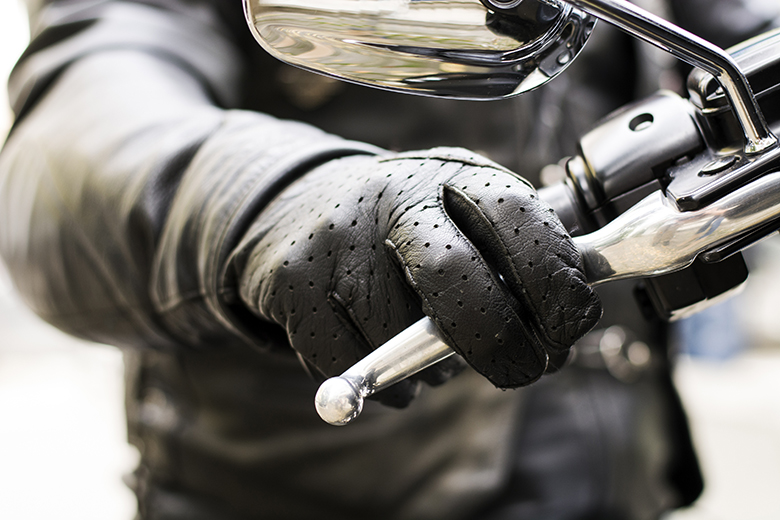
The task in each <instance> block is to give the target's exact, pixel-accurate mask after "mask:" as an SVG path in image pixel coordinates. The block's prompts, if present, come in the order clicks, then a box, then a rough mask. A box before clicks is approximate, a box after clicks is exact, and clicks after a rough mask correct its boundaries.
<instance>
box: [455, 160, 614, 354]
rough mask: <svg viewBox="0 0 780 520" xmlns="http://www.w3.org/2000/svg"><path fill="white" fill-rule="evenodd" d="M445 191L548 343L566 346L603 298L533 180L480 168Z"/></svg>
mask: <svg viewBox="0 0 780 520" xmlns="http://www.w3.org/2000/svg"><path fill="white" fill-rule="evenodd" d="M444 196H445V207H446V208H447V211H448V214H449V215H450V216H451V217H452V218H453V219H454V221H455V222H456V224H457V226H458V227H459V228H460V229H461V230H462V231H463V232H464V233H465V234H466V235H467V236H468V237H469V238H470V239H471V240H472V241H473V242H474V243H475V245H476V246H477V247H478V248H479V250H480V251H482V252H483V254H484V255H485V256H486V257H487V258H488V259H489V262H490V263H491V264H492V265H494V266H495V268H496V269H497V270H498V271H499V272H500V273H501V276H502V279H503V281H504V282H505V283H506V285H507V286H508V287H509V289H510V290H511V291H512V293H513V294H514V295H515V296H516V297H517V298H518V299H519V300H520V301H521V302H522V304H523V306H524V307H525V308H526V309H527V310H528V311H529V312H528V315H529V316H530V317H531V318H532V323H533V325H534V328H535V330H536V332H537V334H538V335H539V337H540V339H541V340H542V341H543V343H544V344H545V345H546V346H547V347H548V348H551V349H552V350H553V351H556V352H561V351H563V350H566V349H568V348H569V347H570V346H571V345H572V344H573V343H574V342H575V341H576V340H577V339H579V338H580V337H582V336H583V335H584V334H586V333H587V332H588V331H589V330H590V329H591V328H593V326H595V325H596V323H597V321H598V319H599V318H600V316H601V306H600V303H599V301H598V297H597V296H596V293H595V292H594V291H593V290H592V289H591V287H590V286H589V285H587V283H586V280H585V276H584V274H583V272H582V260H581V256H580V254H579V251H578V250H577V248H576V247H575V246H574V243H573V242H572V241H571V239H570V237H569V235H568V233H567V232H566V230H565V229H564V227H563V225H561V223H560V221H559V220H558V218H557V216H556V215H555V213H554V211H553V210H552V208H550V206H549V205H548V204H546V203H545V202H544V201H542V200H541V199H539V197H538V195H537V194H536V193H535V192H534V191H533V190H532V189H531V188H529V187H527V186H526V185H525V184H524V183H523V182H521V181H519V180H517V179H515V178H513V177H511V176H508V175H507V176H501V177H499V178H496V177H493V176H491V177H485V176H479V177H472V178H471V179H468V180H467V181H464V183H463V184H462V185H461V186H459V187H450V186H448V187H447V188H446V189H445V190H444ZM477 201H478V202H477Z"/></svg>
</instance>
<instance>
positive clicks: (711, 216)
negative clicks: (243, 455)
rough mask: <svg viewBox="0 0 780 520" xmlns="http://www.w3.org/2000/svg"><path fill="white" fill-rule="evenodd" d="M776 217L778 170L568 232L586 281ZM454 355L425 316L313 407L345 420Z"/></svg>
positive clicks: (332, 419) (694, 251) (324, 390)
mask: <svg viewBox="0 0 780 520" xmlns="http://www.w3.org/2000/svg"><path fill="white" fill-rule="evenodd" d="M776 218H780V172H775V173H771V174H769V175H766V176H764V177H762V178H760V179H757V180H755V181H753V182H752V183H750V184H748V185H747V186H744V187H742V188H740V189H739V190H736V191H735V192H733V193H731V194H730V195H728V196H726V197H723V198H722V199H720V200H718V201H716V202H714V203H712V204H710V205H709V206H707V207H705V208H703V209H701V210H699V211H687V212H686V211H680V210H679V209H678V208H677V207H676V206H675V205H674V203H673V202H671V201H669V200H668V199H667V198H666V197H664V195H663V194H662V193H661V192H660V191H659V192H655V193H653V194H651V195H649V196H648V197H646V198H645V199H644V200H643V201H642V202H640V203H639V204H637V205H636V206H634V207H633V208H631V209H630V210H629V211H627V212H625V213H623V214H622V215H620V216H619V217H617V218H616V219H615V220H613V221H612V222H611V223H609V224H607V225H606V226H605V227H603V228H601V229H599V230H598V231H595V232H593V233H590V234H588V235H584V236H581V237H576V238H575V239H574V242H575V244H576V245H577V247H578V248H579V250H580V252H581V253H582V257H583V263H584V266H585V274H586V277H587V279H588V283H590V284H591V285H597V284H599V283H603V282H607V281H610V280H619V279H623V278H638V277H643V276H655V275H660V274H665V273H670V272H673V271H677V270H679V269H682V268H684V267H686V266H688V265H690V264H691V263H692V262H693V261H694V259H695V258H696V256H697V255H698V254H700V253H702V252H704V251H706V250H707V249H709V248H712V247H714V246H717V245H718V244H721V243H723V242H726V241H728V240H730V239H732V238H734V237H736V236H738V235H740V234H741V233H743V232H745V231H748V230H750V229H752V228H755V227H757V226H760V225H761V224H764V223H766V222H768V221H771V220H773V219H776ZM451 354H453V351H452V350H451V349H450V347H448V346H447V345H446V344H445V343H444V342H443V340H442V339H441V337H440V336H439V333H438V331H437V329H436V327H435V325H434V324H433V322H432V321H431V320H430V319H428V318H424V319H422V320H420V321H419V322H417V323H416V324H415V325H413V326H412V327H410V328H408V329H406V330H405V331H404V332H402V333H401V334H399V335H398V336H396V337H394V338H393V339H392V340H391V341H389V342H387V343H386V344H384V345H382V346H381V347H379V348H378V349H377V350H375V351H374V352H373V353H371V355H369V356H368V357H366V358H364V359H363V360H361V361H360V362H359V363H357V364H356V365H355V366H353V367H352V368H350V369H349V370H348V371H346V372H344V374H342V375H341V376H340V377H337V378H331V379H329V380H327V381H325V383H323V385H322V386H321V387H320V389H319V391H318V392H317V396H316V398H315V402H316V407H317V412H318V413H319V414H320V417H322V418H323V419H324V420H325V421H327V422H328V423H330V424H334V425H344V424H348V423H349V422H351V421H352V420H353V419H355V418H356V417H357V416H358V415H359V414H360V411H361V410H362V405H363V399H364V398H365V397H367V396H368V395H371V394H372V393H374V392H377V391H379V390H381V389H382V388H385V387H387V386H390V385H392V384H393V383H396V382H398V381H400V380H402V379H404V378H406V377H408V376H410V375H412V374H414V373H416V372H419V371H420V370H422V369H424V368H426V367H428V366H430V365H432V364H433V363H436V362H438V361H440V360H442V359H444V358H446V357H447V356H449V355H451Z"/></svg>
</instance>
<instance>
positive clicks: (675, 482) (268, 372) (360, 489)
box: [0, 0, 771, 519]
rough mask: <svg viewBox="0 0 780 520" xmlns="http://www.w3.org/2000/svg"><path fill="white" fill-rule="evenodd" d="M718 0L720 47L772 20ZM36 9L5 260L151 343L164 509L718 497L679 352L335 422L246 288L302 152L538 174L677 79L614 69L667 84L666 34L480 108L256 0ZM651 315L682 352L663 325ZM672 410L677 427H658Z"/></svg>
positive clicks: (56, 303) (119, 332)
mask: <svg viewBox="0 0 780 520" xmlns="http://www.w3.org/2000/svg"><path fill="white" fill-rule="evenodd" d="M697 1H698V0H697ZM692 3H694V2H688V3H683V2H680V6H682V5H688V4H692ZM698 3H705V4H706V6H705V7H702V9H697V10H694V12H695V13H696V16H695V17H692V18H691V20H693V21H695V22H696V23H703V22H704V21H705V20H704V19H705V18H706V16H701V13H707V15H709V14H710V13H713V12H715V9H714V8H712V7H710V6H711V4H712V2H710V1H708V2H698ZM717 4H718V5H720V6H731V8H732V9H734V13H736V14H734V13H732V16H731V17H730V18H728V20H729V21H730V22H732V23H731V24H730V25H729V27H728V28H727V29H734V30H726V29H723V28H722V27H720V28H717V29H716V30H714V31H713V32H712V33H711V35H717V36H718V37H719V38H724V37H725V38H726V41H723V40H722V39H721V40H719V41H720V43H734V42H736V41H738V40H739V39H741V37H742V35H744V34H747V33H754V32H758V31H760V30H761V29H762V28H764V27H766V26H768V24H769V23H771V22H770V21H769V20H764V19H761V18H760V17H757V16H754V13H748V14H746V12H745V10H744V6H742V5H741V4H738V3H736V2H726V1H722V2H717ZM677 7H678V9H677V11H678V13H677V14H679V15H680V16H683V17H685V16H687V15H688V14H687V13H688V12H687V11H685V10H683V9H681V8H679V6H677ZM30 10H31V19H32V29H33V30H32V35H33V40H32V43H31V44H30V47H29V48H28V50H27V51H26V52H25V54H24V56H23V57H22V59H21V60H20V62H19V64H18V65H17V67H16V69H15V70H14V72H13V74H12V76H11V79H10V83H9V92H10V96H11V102H12V106H13V108H14V110H15V113H16V114H17V121H16V124H15V126H14V128H13V130H12V133H11V134H10V137H9V139H8V141H7V143H6V144H5V147H4V149H3V152H2V155H0V252H2V256H3V259H4V260H5V262H6V264H7V265H8V267H9V270H10V272H11V274H12V277H13V280H14V283H15V285H16V287H17V289H18V291H19V293H20V294H21V295H22V297H23V298H24V300H25V301H26V303H27V304H28V305H29V306H30V307H31V308H32V309H34V310H35V312H37V313H38V314H39V315H40V316H41V317H43V318H44V319H45V320H47V321H48V322H50V323H52V324H54V325H55V326H57V327H59V328H61V329H62V330H64V331H67V332H69V333H71V334H74V335H77V336H80V337H83V338H87V339H90V340H94V341H98V342H102V343H108V344H112V345H117V346H119V347H121V348H123V349H124V350H125V352H126V365H127V374H128V393H127V409H128V419H129V427H130V437H131V440H132V441H133V442H134V443H135V444H136V445H137V446H138V447H139V449H140V450H141V453H142V463H141V467H140V468H139V470H138V471H137V472H136V475H135V477H136V478H135V481H134V486H135V489H136V492H137V493H138V496H139V500H140V508H141V512H142V514H143V515H144V516H145V517H146V518H190V519H192V518H209V519H212V518H353V517H354V518H452V519H456V518H470V517H475V516H476V517H479V518H490V516H489V515H490V514H495V515H496V516H495V517H496V518H498V517H501V518H505V517H507V516H501V515H504V514H507V515H509V514H511V515H515V516H512V518H547V517H549V518H553V517H554V518H564V517H565V518H568V517H569V516H567V515H569V514H571V515H572V516H571V517H575V516H576V517H579V516H577V515H581V514H591V515H595V516H594V517H599V518H606V517H607V516H606V515H610V514H614V515H615V516H613V517H614V518H651V517H655V516H656V515H657V514H659V512H660V511H663V510H665V509H668V508H671V507H674V506H676V505H680V504H682V503H687V502H690V501H691V500H692V499H693V498H694V497H695V496H696V495H697V494H698V491H699V489H700V481H699V480H697V479H698V478H699V477H698V472H697V468H696V465H695V460H694V458H693V454H692V451H691V449H690V445H689V441H688V439H687V430H686V427H685V421H684V417H683V416H682V411H681V409H680V408H679V404H678V403H677V400H676V395H675V394H674V391H673V390H672V388H671V384H670V382H669V379H668V372H667V371H666V368H665V367H666V365H665V362H663V361H662V362H661V363H660V364H659V365H658V366H659V368H658V370H657V371H655V372H654V373H653V374H651V375H649V376H648V378H646V379H647V381H646V384H645V383H641V384H635V385H625V384H622V383H620V382H618V381H614V380H612V379H610V378H609V377H608V376H604V375H596V374H593V373H590V372H587V371H585V372H577V371H576V370H572V371H569V372H568V373H566V371H564V372H565V374H562V375H561V376H556V378H546V379H547V380H546V381H543V382H542V383H540V384H538V385H536V386H534V387H532V388H531V389H529V390H528V391H520V392H500V391H497V390H495V389H494V388H492V387H491V386H490V385H489V384H487V383H486V382H485V381H483V380H481V378H479V377H477V376H476V375H474V374H473V373H470V372H469V373H466V374H464V375H462V376H459V377H458V378H455V379H454V380H453V381H451V382H449V383H447V384H446V385H444V386H443V387H440V388H438V389H435V390H429V391H426V392H425V393H424V394H423V395H422V396H421V397H420V398H418V399H417V400H416V401H415V402H414V403H413V404H412V406H411V407H410V408H409V409H407V410H404V411H402V412H399V411H397V410H392V409H388V408H384V407H381V406H379V405H376V403H370V404H369V406H368V409H367V410H366V411H365V412H364V417H362V418H361V421H359V422H358V423H357V424H355V425H352V426H350V427H349V428H346V429H334V428H332V427H330V426H327V425H325V424H323V423H322V422H321V421H320V420H319V419H318V418H317V416H316V414H315V413H314V412H313V410H312V406H311V402H312V396H313V394H314V391H315V389H316V382H315V381H313V380H312V379H311V378H310V377H309V376H308V374H307V373H306V372H305V371H304V370H303V368H302V367H301V365H300V363H299V362H298V360H297V359H296V358H295V356H294V355H293V354H292V351H291V350H290V349H289V348H288V346H287V342H286V338H285V336H284V333H283V331H281V330H280V329H278V328H276V326H272V325H270V324H268V323H265V322H261V321H260V320H258V319H257V318H255V317H252V316H250V315H249V314H248V313H247V312H246V311H245V310H244V309H243V308H242V307H241V305H240V303H239V302H238V301H237V298H236V287H235V281H234V280H233V279H232V278H231V272H230V266H229V265H228V264H227V259H228V258H229V256H230V252H231V250H232V248H234V247H235V246H236V244H237V243H238V242H239V241H240V240H241V238H242V234H243V232H244V231H245V228H246V226H247V224H248V222H250V221H251V220H252V218H253V217H254V215H255V214H256V213H257V211H258V209H259V208H262V207H263V205H264V204H266V203H267V202H268V201H269V200H270V199H271V198H272V197H273V196H274V195H275V194H276V193H277V192H278V191H279V189H280V188H281V187H283V186H284V185H285V184H286V183H288V182H289V181H290V180H291V179H292V178H294V177H295V176H296V175H299V174H300V172H301V169H302V165H308V164H315V163H318V162H322V161H325V160H329V159H331V158H334V157H339V156H344V155H350V154H356V153H366V152H371V151H373V150H374V148H373V146H372V145H377V146H381V147H384V148H387V149H398V150H401V149H410V148H426V147H431V146H435V145H459V146H464V147H467V148H471V149H474V150H477V151H479V152H481V153H484V154H486V155H488V156H490V157H491V158H493V159H494V160H496V161H497V162H499V163H501V164H503V165H505V166H508V167H510V168H512V169H514V170H515V171H517V172H519V173H521V174H523V175H526V176H528V177H531V178H533V177H534V176H535V172H536V171H538V169H539V167H540V166H542V165H544V164H547V163H548V162H550V161H553V160H555V159H557V158H558V157H562V156H563V155H566V154H567V153H572V152H573V151H574V146H575V143H576V136H578V135H580V134H582V133H583V132H584V131H585V130H586V129H587V128H588V126H590V125H591V124H592V123H593V121H595V120H596V119H597V118H598V117H600V116H602V115H603V114H605V113H606V112H608V111H609V110H611V109H612V108H615V107H617V106H619V105H620V104H622V103H623V102H625V101H628V100H630V99H631V98H633V97H634V96H635V95H636V94H637V93H638V92H640V91H644V90H647V89H650V90H652V89H654V88H655V87H657V85H649V86H648V84H647V81H644V80H637V79H636V78H637V77H642V74H625V72H624V71H620V70H615V69H613V68H612V67H605V63H608V62H609V61H611V60H613V61H616V62H617V61H620V62H630V63H632V64H633V66H634V67H635V68H634V72H643V75H644V78H645V79H646V78H653V77H657V75H656V76H654V72H653V71H654V70H655V69H652V68H647V67H645V65H644V64H647V63H649V62H648V60H641V59H636V57H637V55H638V54H641V53H642V52H645V51H641V52H639V53H637V51H636V50H635V48H634V47H632V46H631V45H630V44H629V43H628V40H627V39H625V37H623V36H621V35H619V34H617V33H614V32H609V31H605V32H604V36H603V37H598V38H596V37H594V41H593V42H592V43H591V44H590V46H591V47H593V53H592V54H591V55H586V56H584V57H583V58H582V59H581V60H580V62H579V63H578V64H575V67H573V69H572V71H571V73H570V74H569V75H567V76H565V77H563V78H560V79H559V80H556V82H553V83H552V84H551V85H550V87H549V88H546V89H542V90H541V91H539V92H536V93H533V94H530V95H528V96H524V97H521V98H518V99H515V100H509V101H505V102H496V103H491V104H485V103H473V102H459V103H458V102H452V101H443V100H433V99H424V98H417V97H407V96H401V95H397V94H391V93H386V92H379V91H374V90H370V89H366V88H362V87H357V86H354V85H346V84H343V85H342V84H338V83H333V82H331V81H329V80H325V79H323V78H320V77H318V76H313V75H310V74H307V73H303V72H300V71H298V70H296V69H292V68H289V67H287V66H284V65H282V64H280V63H277V62H275V61H274V60H273V59H271V58H270V57H269V56H267V55H265V54H264V53H263V51H261V50H260V48H259V47H258V46H257V45H256V44H255V43H254V42H252V41H251V37H250V35H249V32H248V31H247V30H246V29H245V26H244V20H243V15H242V12H241V8H240V3H239V2H238V1H237V0H231V1H225V0H214V1H207V0H168V1H166V0H138V1H129V0H125V1H108V0H82V1H78V0H77V1H65V0H63V1H54V2H40V1H39V2H30ZM720 20H723V18H718V19H717V20H716V22H718V21H720ZM734 20H741V21H744V23H733V21H734ZM715 26H717V24H713V23H710V24H708V25H704V27H707V28H708V29H712V28H713V27H715ZM593 55H595V56H598V58H592V57H591V56H593ZM605 55H607V56H610V57H609V58H605ZM654 66H655V65H654ZM642 67H645V68H642ZM616 68H617V67H616ZM507 114H509V115H510V116H509V117H507ZM271 116H273V117H271ZM289 120H296V121H304V122H306V123H308V124H301V123H294V122H290V121H289ZM318 128H319V129H318ZM321 130H324V131H325V132H327V133H325V132H323V131H321ZM335 136H341V137H335ZM345 138H346V139H349V138H351V139H355V140H353V141H348V140H345ZM363 143H371V145H367V144H363ZM620 301H624V300H620ZM628 307H630V306H628ZM626 309H627V306H626V305H624V304H618V305H613V308H612V310H611V311H610V310H609V305H608V309H607V315H606V316H605V320H606V322H619V323H625V322H626V321H627V320H628V321H630V320H634V321H636V320H635V319H634V318H631V317H626V316H625V314H626V313H632V314H634V315H635V314H636V310H635V309H633V308H632V309H629V310H626ZM637 329H641V330H638V331H637V333H638V334H639V335H640V336H643V337H645V338H646V339H647V341H649V342H653V341H654V342H655V343H656V344H659V345H661V346H662V345H663V340H662V339H661V337H660V336H662V335H661V334H659V333H658V331H657V330H655V329H654V328H653V327H652V326H648V325H647V324H644V323H641V324H639V325H637ZM661 350H662V349H661ZM662 357H663V356H662ZM566 374H568V375H566ZM605 396H608V397H606V398H605ZM640 402H641V403H650V404H652V406H648V407H647V409H646V413H647V414H650V415H642V413H645V412H642V413H638V412H637V411H636V409H637V406H636V405H637V403H640ZM651 408H652V409H653V410H655V411H653V412H650V411H648V410H650V409H651ZM632 410H633V412H631V413H628V412H629V411H632ZM659 410H660V411H659ZM648 417H650V418H651V423H652V424H653V425H654V426H653V427H652V428H648V429H646V430H644V431H638V430H637V425H638V424H640V423H643V421H644V420H645V419H647V418H648ZM604 424H624V425H625V431H622V430H620V431H618V430H619V429H607V430H609V431H607V432H605V431H604V429H603V425H604ZM600 425H601V426H600ZM599 430H602V431H599ZM562 432H566V433H562ZM553 433H556V434H560V435H559V436H558V437H556V436H554V435H552V434H553ZM643 443H644V444H643ZM605 444H606V445H610V447H611V448H614V449H605V448H604V446H605ZM652 447H655V448H658V449H660V451H661V452H662V453H663V455H661V456H660V457H655V455H652V456H651V454H652V453H658V449H656V450H655V451H654V450H653V449H651V448H652ZM626 451H630V452H632V455H631V456H626V455H625V453H626ZM637 468H641V469H637ZM572 512H576V513H572ZM583 512H586V513H583Z"/></svg>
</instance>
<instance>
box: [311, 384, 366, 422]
mask: <svg viewBox="0 0 780 520" xmlns="http://www.w3.org/2000/svg"><path fill="white" fill-rule="evenodd" d="M314 405H315V407H316V408H317V413H318V414H319V415H320V417H322V420H324V421H325V422H326V423H328V424H332V425H334V426H344V425H345V424H349V423H350V422H351V421H352V420H353V419H355V418H356V417H357V416H358V415H360V412H361V411H363V396H361V395H360V392H359V391H358V389H357V388H356V387H355V385H354V384H353V383H352V382H351V381H349V380H348V379H345V378H343V377H331V378H330V379H328V380H326V381H325V382H324V383H322V384H321V385H320V388H319V390H317V395H316V396H315V398H314Z"/></svg>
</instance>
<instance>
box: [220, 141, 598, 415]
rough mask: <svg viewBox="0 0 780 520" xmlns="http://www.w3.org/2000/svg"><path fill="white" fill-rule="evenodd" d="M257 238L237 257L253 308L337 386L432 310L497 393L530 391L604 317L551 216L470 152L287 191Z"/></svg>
mask: <svg viewBox="0 0 780 520" xmlns="http://www.w3.org/2000/svg"><path fill="white" fill-rule="evenodd" d="M247 236H249V237H251V238H249V239H247V240H245V242H244V243H243V244H242V245H241V247H240V248H239V253H238V255H237V256H236V258H235V259H234V264H235V265H236V266H237V267H238V272H241V273H243V275H242V278H241V280H240V291H241V298H242V300H243V301H244V302H245V303H246V304H247V305H248V306H249V307H250V308H251V309H252V310H253V311H254V312H255V313H257V314H258V315H259V316H261V317H263V318H265V319H268V320H272V321H274V322H276V323H278V324H280V325H282V326H283V327H284V328H285V329H286V330H287V332H288V335H289V338H290V341H291V343H292V346H293V348H294V349H295V350H296V351H298V353H300V354H301V355H302V356H303V357H304V358H305V359H306V360H307V361H308V362H309V363H311V364H312V365H314V366H315V367H317V368H318V369H319V370H320V371H321V372H322V373H323V374H325V375H327V376H332V375H336V374H339V373H341V372H343V371H344V370H346V369H347V368H349V367H350V366H351V365H352V364H354V363H355V362H357V361H358V360H359V359H361V358H362V357H364V356H365V355H366V354H367V353H369V352H370V351H371V350H373V349H375V348H377V347H378V346H380V345H381V344H382V343H384V342H385V341H387V340H388V339H390V338H391V337H392V336H394V335H395V334H397V333H398V332H400V331H401V330H403V329H404V328H406V327H407V326H409V325H410V324H412V323H413V322H415V321H416V320H417V319H419V318H420V317H421V316H422V314H421V311H423V312H424V313H425V314H427V315H428V316H430V317H431V318H433V319H434V321H435V323H436V325H437V326H438V327H439V329H440V330H441V332H442V333H443V334H444V337H446V338H447V343H448V344H449V345H450V346H451V347H452V348H454V349H455V350H456V351H457V352H458V353H459V354H460V355H461V356H462V357H463V359H465V360H466V361H467V362H468V363H469V364H470V365H471V366H472V367H473V368H474V369H475V370H477V371H478V372H479V373H480V374H482V375H483V376H485V377H486V378H487V379H489V380H490V381H491V382H492V383H493V384H495V385H496V386H498V387H502V388H511V387H518V386H523V385H527V384H529V383H531V382H533V381H535V380H536V379H538V378H539V377H540V376H541V375H542V374H544V373H545V371H546V370H548V367H549V366H550V359H551V357H557V358H558V359H560V358H562V357H563V358H565V355H566V353H567V352H568V349H569V348H570V346H571V345H572V344H573V343H574V342H575V341H576V340H577V339H578V338H580V337H581V336H582V335H584V334H585V333H586V332H588V331H589V330H590V329H591V328H592V327H593V326H594V325H595V324H596V322H597V320H598V319H599V317H600V315H601V305H600V302H599V300H598V298H597V296H596V295H595V293H594V292H593V291H592V290H591V288H590V287H589V286H588V285H587V284H586V283H585V279H584V275H583V274H582V267H581V263H580V262H581V260H580V257H579V254H578V252H577V249H576V248H575V246H574V245H573V243H572V242H571V240H570V238H569V236H568V234H567V233H566V231H565V229H564V228H563V226H562V225H561V224H560V222H559V221H558V219H557V217H556V215H555V214H554V213H553V211H552V209H550V207H549V206H548V205H547V204H546V203H544V202H543V201H541V200H540V199H539V198H538V196H537V195H536V192H535V191H534V189H533V188H532V187H531V186H530V185H529V184H528V183H527V182H526V181H525V180H523V179H521V178H519V177H518V176H516V175H515V174H513V173H512V172H510V171H507V170H505V169H503V168H501V167H500V166H498V165H496V164H494V163H492V162H490V161H488V160H487V159H485V158H483V157H480V156H477V155H474V154H472V153H470V152H468V151H466V150H461V149H444V148H441V149H434V150H431V151H425V152H412V153H406V154H402V155H395V156H389V157H373V156H354V157H348V158H344V159H339V160H336V161H331V162H329V163H327V164H325V165H323V166H320V167H318V168H316V169H314V170H313V171H310V172H309V173H307V174H306V175H304V176H303V177H302V178H300V179H299V180H297V181H296V182H294V183H293V184H291V185H290V186H289V187H287V188H286V189H285V190H284V191H283V192H282V193H281V194H280V195H279V196H278V197H277V198H276V199H275V200H274V201H273V202H272V203H271V204H270V205H269V206H267V207H266V208H265V209H264V210H263V211H262V213H261V214H260V215H259V216H258V217H257V219H256V221H255V223H254V225H253V227H252V228H251V229H250V230H249V231H248V233H247ZM413 391H414V389H413V388H405V389H402V390H401V391H400V392H397V393H399V394H404V393H405V392H407V393H408V392H412V393H413ZM406 398H407V399H408V396H406ZM404 399H405V398H404V396H403V395H397V396H396V401H398V402H396V404H403V402H404Z"/></svg>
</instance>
